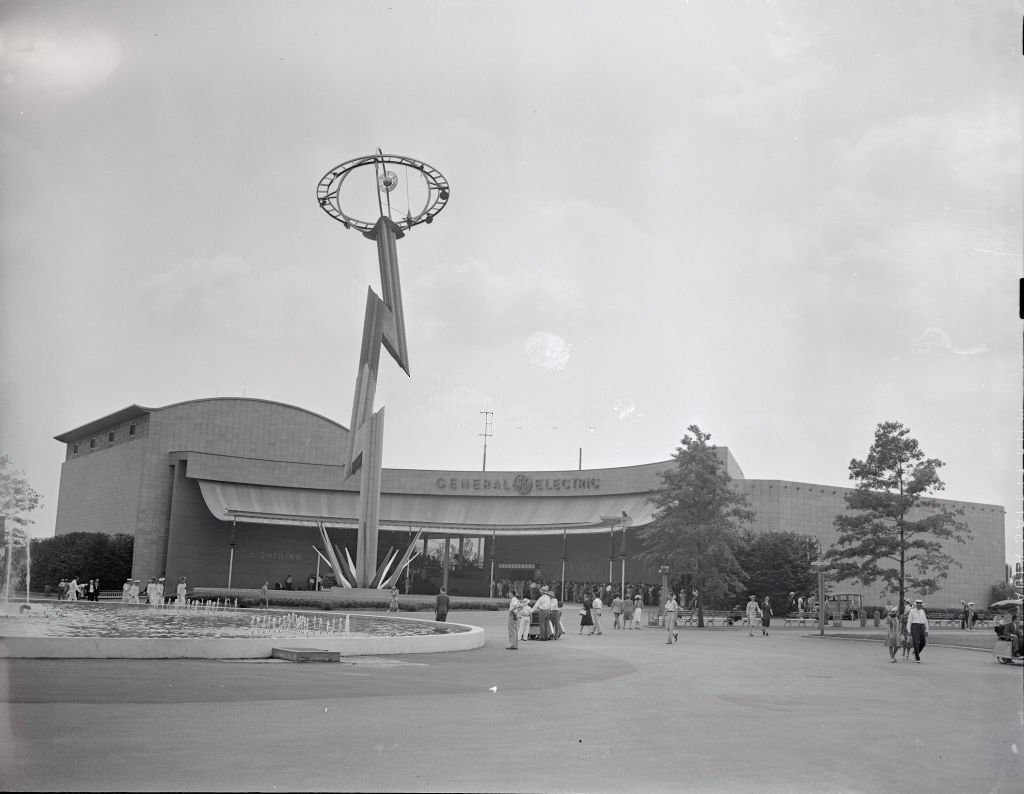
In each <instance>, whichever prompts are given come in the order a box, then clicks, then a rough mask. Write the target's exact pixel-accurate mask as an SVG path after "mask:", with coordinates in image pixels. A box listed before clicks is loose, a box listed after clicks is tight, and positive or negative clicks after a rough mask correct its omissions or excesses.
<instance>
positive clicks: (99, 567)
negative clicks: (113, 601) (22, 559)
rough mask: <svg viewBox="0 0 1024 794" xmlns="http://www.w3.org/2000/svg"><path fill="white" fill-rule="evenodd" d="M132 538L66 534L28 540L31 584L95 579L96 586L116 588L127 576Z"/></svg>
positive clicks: (47, 584)
mask: <svg viewBox="0 0 1024 794" xmlns="http://www.w3.org/2000/svg"><path fill="white" fill-rule="evenodd" d="M134 543H135V539H134V538H133V537H132V536H131V535H125V534H118V535H107V534H104V533H102V532H68V533H66V534H64V535H57V536H56V537H53V538H37V539H35V540H33V541H32V583H33V586H38V587H46V586H50V587H53V586H54V585H56V584H57V582H58V581H60V580H61V579H65V578H71V577H72V576H77V577H78V578H79V579H94V578H95V579H99V580H100V586H101V587H102V586H103V585H107V587H108V589H110V588H111V587H113V589H118V588H120V587H121V584H122V583H123V582H124V580H125V579H127V578H128V577H129V576H131V573H132V552H133V549H134Z"/></svg>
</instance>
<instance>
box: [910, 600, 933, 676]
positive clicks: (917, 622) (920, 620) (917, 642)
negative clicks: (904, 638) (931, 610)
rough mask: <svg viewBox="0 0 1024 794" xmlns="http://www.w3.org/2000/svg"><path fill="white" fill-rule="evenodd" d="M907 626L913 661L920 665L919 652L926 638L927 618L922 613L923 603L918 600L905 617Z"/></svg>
mask: <svg viewBox="0 0 1024 794" xmlns="http://www.w3.org/2000/svg"><path fill="white" fill-rule="evenodd" d="M907 626H909V627H910V641H911V642H912V643H913V648H914V661H915V662H917V663H918V664H920V663H921V651H923V650H924V646H925V643H926V642H927V637H928V616H927V615H926V614H925V613H924V601H922V600H921V599H920V598H918V599H917V600H916V601H914V606H913V607H912V608H911V610H910V614H909V615H907Z"/></svg>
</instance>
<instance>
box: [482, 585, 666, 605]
mask: <svg viewBox="0 0 1024 794" xmlns="http://www.w3.org/2000/svg"><path fill="white" fill-rule="evenodd" d="M542 587H546V588H548V592H549V593H550V594H551V596H552V597H554V598H557V599H558V600H559V601H560V602H563V603H564V602H568V603H572V604H581V603H583V599H584V597H585V596H586V595H587V594H589V595H590V596H591V597H592V598H593V597H594V596H597V597H599V598H600V599H601V601H602V603H604V604H606V605H610V604H611V603H612V601H613V600H614V598H615V596H616V594H619V595H620V596H622V595H623V592H624V597H625V598H628V599H630V600H631V601H632V600H633V599H634V597H635V596H637V595H639V596H640V600H641V602H642V604H643V606H650V605H652V604H657V603H658V599H659V597H660V595H661V586H660V585H656V584H647V583H635V582H626V583H625V586H623V585H622V584H621V583H612V582H582V581H567V582H566V583H565V593H563V592H562V582H561V580H553V581H551V580H546V579H516V580H513V579H500V580H497V581H495V582H494V584H493V585H492V586H491V598H510V597H512V596H513V595H515V596H516V597H518V598H528V599H530V600H531V601H536V600H537V599H538V598H540V591H541V588H542Z"/></svg>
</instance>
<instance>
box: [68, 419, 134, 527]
mask: <svg viewBox="0 0 1024 794" xmlns="http://www.w3.org/2000/svg"><path fill="white" fill-rule="evenodd" d="M145 448H146V442H145V441H144V440H143V439H142V438H141V437H140V438H138V439H136V440H133V441H131V442H130V443H118V444H112V445H109V446H106V445H105V446H104V447H102V448H99V449H95V450H93V451H92V452H90V453H89V454H85V455H76V456H70V457H68V459H67V460H65V461H64V463H63V464H61V470H60V490H59V497H58V499H57V519H56V522H55V529H54V534H56V535H66V534H68V533H69V532H106V533H109V534H118V533H125V534H128V535H133V534H135V526H136V517H137V516H138V511H139V491H140V486H141V483H142V462H143V460H144V459H145V455H146V449H145Z"/></svg>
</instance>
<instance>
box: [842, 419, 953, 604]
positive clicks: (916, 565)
mask: <svg viewBox="0 0 1024 794" xmlns="http://www.w3.org/2000/svg"><path fill="white" fill-rule="evenodd" d="M945 465H946V464H945V463H943V462H942V461H941V460H938V459H937V458H925V456H924V453H923V452H922V451H921V449H920V447H919V446H918V443H917V440H916V439H914V438H911V437H910V430H909V429H908V428H906V427H904V426H903V425H902V424H900V423H899V422H881V423H880V424H879V425H878V427H877V428H875V440H874V443H873V444H872V445H871V449H869V450H868V456H867V458H866V459H865V460H857V459H856V458H854V459H853V460H851V461H850V479H851V480H853V481H855V482H856V486H855V487H854V489H853V490H852V491H851V492H849V493H848V494H846V506H847V509H848V510H849V511H850V512H847V513H842V514H840V515H838V516H836V518H835V521H834V522H833V524H834V526H835V527H836V530H837V532H838V536H839V537H838V540H837V541H836V543H835V545H834V546H832V548H830V549H829V550H828V552H827V553H826V554H825V559H827V560H829V561H830V562H832V563H833V570H834V573H835V575H836V576H837V577H838V578H839V579H849V580H851V581H854V582H860V583H861V584H864V585H870V584H872V583H873V582H875V581H877V580H879V579H881V580H882V581H883V582H884V583H885V585H886V589H887V590H888V591H889V592H890V593H898V594H899V609H900V612H901V613H902V611H903V602H904V600H905V599H906V593H907V590H908V588H912V589H913V590H914V591H915V592H918V593H920V594H921V595H927V594H928V593H932V592H934V591H935V590H937V589H938V586H939V585H938V583H939V580H941V579H945V578H946V577H947V576H948V575H949V568H950V566H951V565H959V564H960V563H958V562H957V561H956V560H955V559H954V558H953V557H951V556H950V555H949V554H947V553H946V552H944V551H943V547H944V542H945V541H949V540H954V541H956V542H957V543H964V542H966V540H967V539H968V538H969V537H970V536H971V533H970V530H969V529H968V527H967V524H966V523H965V522H963V521H960V520H959V519H958V516H962V515H963V508H950V507H948V506H946V505H941V504H939V503H938V502H937V501H935V500H934V499H929V498H928V494H931V493H933V492H935V491H941V490H943V489H944V488H945V484H944V483H943V482H942V480H941V479H940V478H939V474H938V471H939V469H940V468H942V467H943V466H945Z"/></svg>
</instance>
